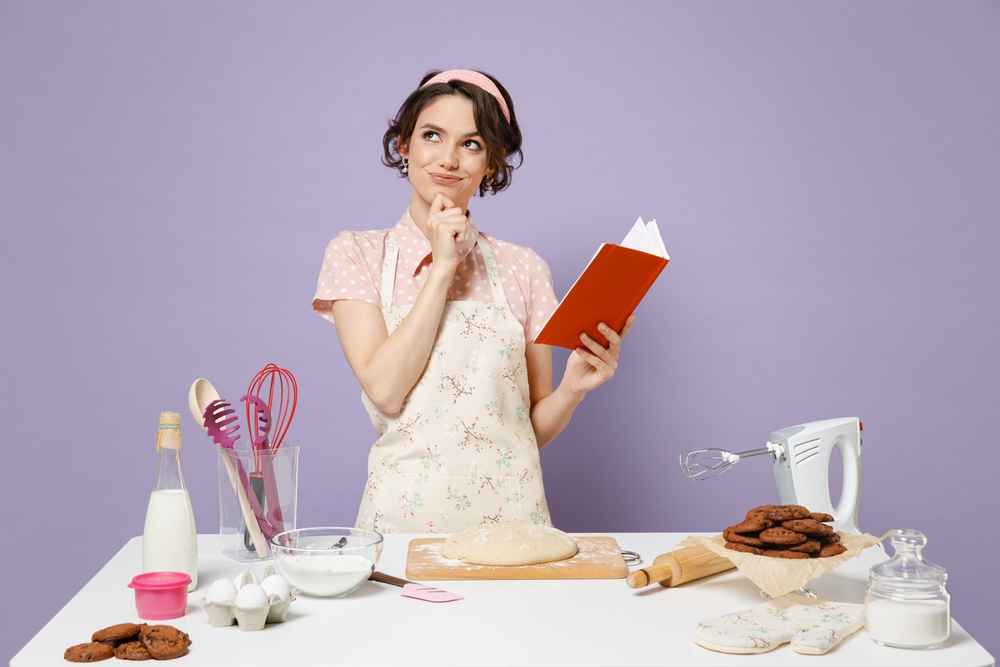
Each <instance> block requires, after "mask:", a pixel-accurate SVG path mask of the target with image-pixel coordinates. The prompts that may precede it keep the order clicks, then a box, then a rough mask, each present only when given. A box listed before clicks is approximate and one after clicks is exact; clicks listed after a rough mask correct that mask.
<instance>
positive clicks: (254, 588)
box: [236, 584, 267, 609]
mask: <svg viewBox="0 0 1000 667" xmlns="http://www.w3.org/2000/svg"><path fill="white" fill-rule="evenodd" d="M236 606H237V607H239V608H240V609H258V608H260V607H266V606H267V593H266V592H264V589H263V588H261V587H260V584H247V585H246V586H244V587H243V588H241V589H240V592H239V593H237V594H236Z"/></svg>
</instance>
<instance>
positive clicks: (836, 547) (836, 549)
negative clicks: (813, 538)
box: [819, 542, 847, 558]
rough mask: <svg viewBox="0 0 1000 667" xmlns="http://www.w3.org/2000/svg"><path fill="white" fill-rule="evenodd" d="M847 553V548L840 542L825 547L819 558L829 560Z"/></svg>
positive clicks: (820, 551)
mask: <svg viewBox="0 0 1000 667" xmlns="http://www.w3.org/2000/svg"><path fill="white" fill-rule="evenodd" d="M845 551H847V547H845V546H844V545H843V544H840V543H839V542H835V543H833V544H827V545H824V546H823V548H822V549H820V550H819V557H820V558H829V557H830V556H839V555H840V554H842V553H844V552H845Z"/></svg>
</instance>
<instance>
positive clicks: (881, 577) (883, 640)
mask: <svg viewBox="0 0 1000 667" xmlns="http://www.w3.org/2000/svg"><path fill="white" fill-rule="evenodd" d="M889 541H890V542H892V546H893V548H894V549H895V550H896V555H895V556H894V557H893V559H892V560H889V561H886V562H884V563H879V564H878V565H875V566H874V567H872V569H871V571H870V573H869V584H868V588H867V589H866V592H865V613H866V615H867V627H868V635H869V636H870V637H871V638H872V639H874V640H875V641H877V642H878V643H879V644H884V645H885V646H895V647H898V648H916V649H928V648H938V647H939V646H941V645H942V644H944V643H945V641H947V639H948V637H949V635H950V634H951V595H949V594H948V591H947V589H946V588H945V581H947V579H948V573H947V572H946V571H945V569H944V568H943V567H939V566H937V565H932V564H931V563H928V562H927V561H925V560H924V559H923V557H922V556H921V555H920V551H921V550H922V549H923V548H924V547H925V546H927V538H926V537H924V534H923V533H921V532H919V531H916V530H897V531H896V532H895V533H893V534H892V537H890V538H889Z"/></svg>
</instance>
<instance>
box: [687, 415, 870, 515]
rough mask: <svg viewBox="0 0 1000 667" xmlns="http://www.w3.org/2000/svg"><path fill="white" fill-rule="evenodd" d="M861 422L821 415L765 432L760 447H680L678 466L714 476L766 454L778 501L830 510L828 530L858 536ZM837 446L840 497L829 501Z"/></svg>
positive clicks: (698, 474) (691, 474)
mask: <svg viewBox="0 0 1000 667" xmlns="http://www.w3.org/2000/svg"><path fill="white" fill-rule="evenodd" d="M861 428H862V427H861V422H860V421H859V420H858V418H857V417H843V418H840V419H825V420H823V421H816V422H809V423H808V424H800V425H799V426H789V427H788V428H783V429H781V430H780V431H775V432H773V433H772V434H771V438H770V440H768V443H767V444H766V445H765V446H764V447H761V448H760V449H752V450H749V451H746V452H736V453H733V452H728V451H726V450H724V449H716V448H711V449H698V450H693V451H687V450H686V451H683V452H681V456H680V462H681V470H683V471H684V474H685V475H687V476H688V477H690V478H691V479H693V480H696V481H702V480H705V479H709V478H711V477H716V476H718V475H721V474H722V473H724V472H726V471H727V470H729V469H730V468H731V467H732V466H733V465H734V464H735V463H737V462H738V461H739V460H740V459H745V458H750V457H751V456H763V455H764V454H770V455H771V459H772V462H773V467H774V480H775V482H777V485H778V497H779V498H780V499H781V504H783V505H803V506H804V507H808V508H809V509H810V510H811V511H813V512H825V513H827V514H831V515H833V518H834V521H833V529H834V530H837V531H843V532H845V533H853V534H855V535H860V534H861V531H860V530H859V529H858V496H859V492H860V489H861ZM834 447H839V448H840V457H841V460H842V461H843V471H844V482H843V487H842V488H841V491H840V501H839V502H838V503H837V506H836V507H834V506H833V503H832V502H831V500H830V478H829V471H830V454H832V453H833V448H834Z"/></svg>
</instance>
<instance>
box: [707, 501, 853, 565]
mask: <svg viewBox="0 0 1000 667" xmlns="http://www.w3.org/2000/svg"><path fill="white" fill-rule="evenodd" d="M830 521H833V517H832V516H830V515H829V514H824V513H822V512H810V511H809V510H808V509H806V508H805V507H802V506H801V505H761V506H760V507H754V508H753V509H752V510H750V511H749V512H747V516H746V519H745V520H744V521H742V522H741V523H738V524H736V525H735V526H730V527H729V528H726V529H725V530H724V531H723V532H722V537H723V538H724V539H725V540H726V548H727V549H731V550H732V551H741V552H744V553H748V554H756V555H758V556H768V557H770V558H828V557H830V556H836V555H838V554H842V553H844V552H845V551H847V548H846V547H845V546H844V545H843V544H841V543H840V535H839V534H838V533H835V532H833V528H831V527H830V526H828V525H827V523H829V522H830Z"/></svg>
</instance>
